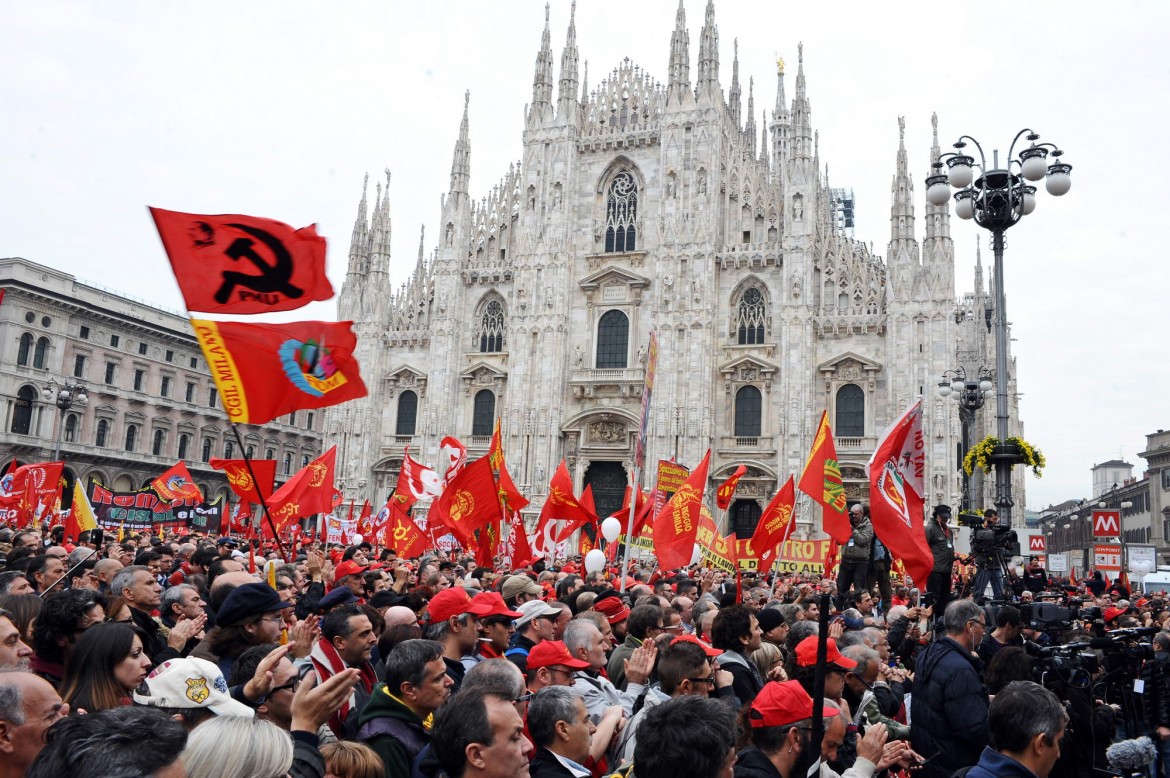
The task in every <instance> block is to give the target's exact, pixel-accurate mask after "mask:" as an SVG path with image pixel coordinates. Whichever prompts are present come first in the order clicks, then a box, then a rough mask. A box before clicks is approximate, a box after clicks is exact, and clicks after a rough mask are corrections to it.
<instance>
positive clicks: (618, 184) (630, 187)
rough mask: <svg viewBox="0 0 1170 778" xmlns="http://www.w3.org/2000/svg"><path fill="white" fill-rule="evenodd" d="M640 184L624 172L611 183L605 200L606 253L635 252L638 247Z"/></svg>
mask: <svg viewBox="0 0 1170 778" xmlns="http://www.w3.org/2000/svg"><path fill="white" fill-rule="evenodd" d="M637 221H638V183H637V182H636V181H635V180H634V176H633V175H631V174H630V173H629V172H627V171H624V170H623V171H622V172H620V173H618V174H617V175H616V176H614V178H613V181H612V182H610V185H609V192H608V193H607V194H606V200H605V252H606V253H607V254H612V253H615V252H623V251H634V250H635V249H636V248H637V245H638V228H637Z"/></svg>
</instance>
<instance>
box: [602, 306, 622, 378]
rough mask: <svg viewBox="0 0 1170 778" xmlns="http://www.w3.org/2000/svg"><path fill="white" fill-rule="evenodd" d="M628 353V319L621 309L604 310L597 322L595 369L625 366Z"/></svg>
mask: <svg viewBox="0 0 1170 778" xmlns="http://www.w3.org/2000/svg"><path fill="white" fill-rule="evenodd" d="M629 353H630V320H629V318H628V317H627V316H626V315H625V314H624V313H622V312H621V311H606V312H605V314H603V315H602V317H601V321H599V322H598V323H597V363H596V365H595V366H596V367H597V369H599V370H601V369H607V368H608V369H613V368H623V367H626V365H627V364H628V361H629Z"/></svg>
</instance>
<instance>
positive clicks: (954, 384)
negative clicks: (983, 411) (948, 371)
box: [951, 378, 965, 392]
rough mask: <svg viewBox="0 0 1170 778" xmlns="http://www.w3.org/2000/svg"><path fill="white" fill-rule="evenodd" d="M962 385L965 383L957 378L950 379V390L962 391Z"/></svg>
mask: <svg viewBox="0 0 1170 778" xmlns="http://www.w3.org/2000/svg"><path fill="white" fill-rule="evenodd" d="M964 386H965V384H964V383H963V382H962V381H960V380H959V379H957V378H956V379H955V380H954V381H951V390H952V391H955V392H961V391H963V387H964Z"/></svg>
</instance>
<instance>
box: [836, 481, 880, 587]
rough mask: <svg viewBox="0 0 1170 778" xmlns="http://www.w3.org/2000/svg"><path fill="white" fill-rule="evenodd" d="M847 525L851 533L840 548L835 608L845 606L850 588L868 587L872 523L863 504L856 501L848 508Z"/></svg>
mask: <svg viewBox="0 0 1170 778" xmlns="http://www.w3.org/2000/svg"><path fill="white" fill-rule="evenodd" d="M849 526H850V527H852V528H853V534H852V535H850V537H849V542H848V543H846V544H845V547H844V548H842V549H841V567H840V569H839V570H838V572H837V608H838V609H840V610H843V609H844V608H845V595H846V594H849V590H850V589H851V588H854V589H857V591H859V592H864V591H867V590H868V589H869V557H870V547H871V546H872V545H873V524H872V523H871V522H870V520H869V516H867V515H866V509H865V506H863V505H862V504H861V503H857V504H856V505H854V506H853V507H851V508H850V509H849Z"/></svg>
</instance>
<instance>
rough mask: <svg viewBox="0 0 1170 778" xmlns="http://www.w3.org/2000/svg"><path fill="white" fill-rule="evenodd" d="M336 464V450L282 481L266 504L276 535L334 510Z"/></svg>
mask: <svg viewBox="0 0 1170 778" xmlns="http://www.w3.org/2000/svg"><path fill="white" fill-rule="evenodd" d="M336 463H337V446H333V447H332V448H330V449H329V450H328V451H326V452H325V453H324V454H322V455H321V456H319V457H317V458H316V459H314V460H313V461H312V462H310V463H309V464H308V465H306V466H305V467H303V468H301V469H300V470H298V471H297V473H296V475H294V476H293V477H292V478H290V479H288V480H287V481H285V483H284V486H282V487H280V488H279V489H277V490H276V493H275V494H273V495H272V496H271V497H269V498H268V500H267V501H266V502H265V504H266V505H267V506H268V508H269V511H270V515H271V516H272V520H273V521H274V522H275V523H276V531H277V532H280V531H283V530H284V528H285V527H286V526H288V523H289V522H290V521H292V520H293V519H298V518H302V517H304V516H311V515H312V514H314V513H328V512H329V511H330V509H331V508H332V507H333V470H334V467H335V465H336Z"/></svg>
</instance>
